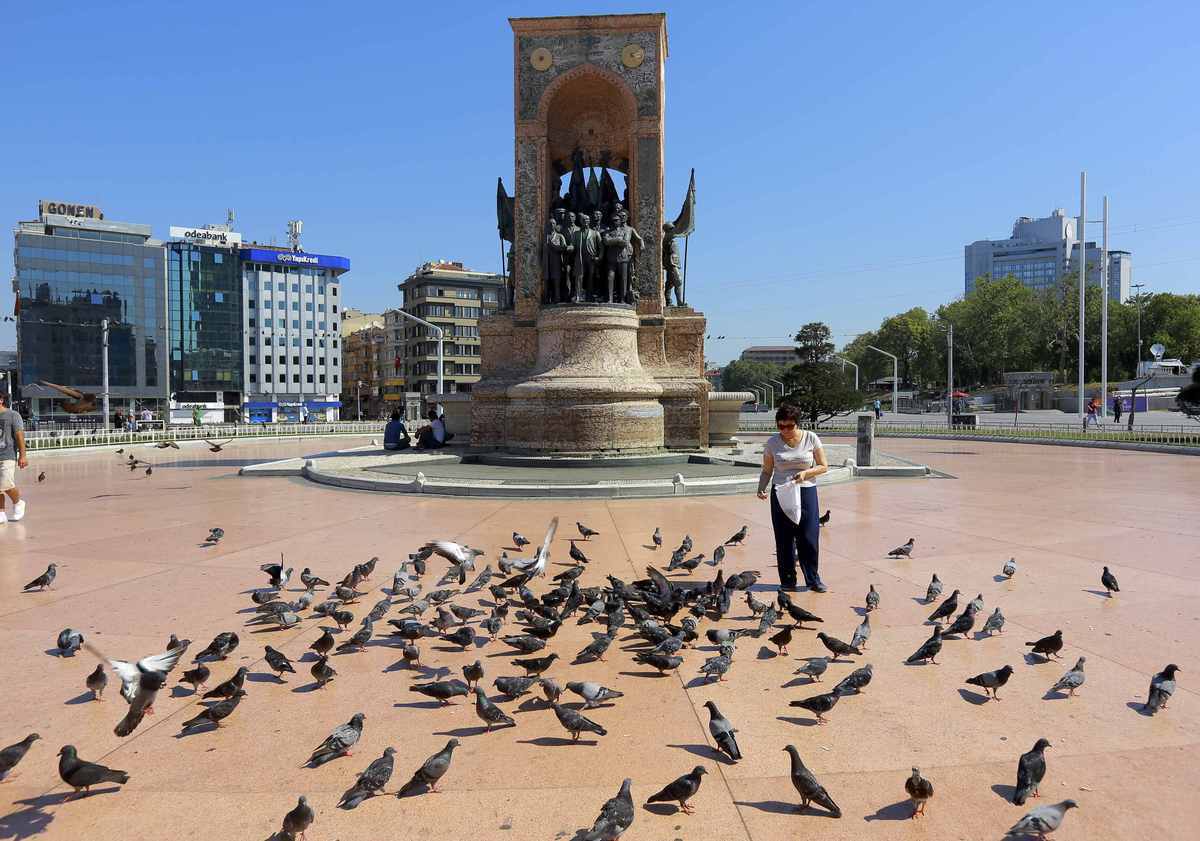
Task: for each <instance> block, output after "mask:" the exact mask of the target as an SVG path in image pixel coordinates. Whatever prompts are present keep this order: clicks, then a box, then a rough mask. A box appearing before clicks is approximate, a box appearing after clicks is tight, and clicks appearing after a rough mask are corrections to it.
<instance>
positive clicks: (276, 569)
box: [259, 554, 292, 590]
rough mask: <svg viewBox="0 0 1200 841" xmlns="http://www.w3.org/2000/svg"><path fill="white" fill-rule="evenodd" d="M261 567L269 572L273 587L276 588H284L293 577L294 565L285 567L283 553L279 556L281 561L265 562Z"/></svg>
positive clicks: (268, 575)
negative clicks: (274, 562) (275, 562)
mask: <svg viewBox="0 0 1200 841" xmlns="http://www.w3.org/2000/svg"><path fill="white" fill-rule="evenodd" d="M259 569H261V570H262V571H263V572H265V573H266V574H267V577H268V579H269V581H270V584H271V587H272V588H273V589H276V590H282V589H284V588H285V587H287V585H288V581H290V580H291V578H292V567H288V568H287V569H284V567H283V555H282V554H281V555H280V556H279V563H277V564H263V565H262V566H260V567H259Z"/></svg>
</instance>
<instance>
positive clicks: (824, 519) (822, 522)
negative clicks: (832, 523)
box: [817, 508, 830, 526]
mask: <svg viewBox="0 0 1200 841" xmlns="http://www.w3.org/2000/svg"><path fill="white" fill-rule="evenodd" d="M829 516H830V515H829V509H828V508H826V509H825V513H824V514H822V515H821V516H820V517H818V518H817V525H819V526H827V525H829Z"/></svg>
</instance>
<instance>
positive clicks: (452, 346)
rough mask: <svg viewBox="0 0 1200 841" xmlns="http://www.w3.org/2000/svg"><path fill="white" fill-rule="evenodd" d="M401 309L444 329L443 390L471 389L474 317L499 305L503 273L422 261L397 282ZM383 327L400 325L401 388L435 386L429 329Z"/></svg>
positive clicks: (434, 348)
mask: <svg viewBox="0 0 1200 841" xmlns="http://www.w3.org/2000/svg"><path fill="white" fill-rule="evenodd" d="M399 288H400V292H401V293H402V294H403V295H404V309H405V311H407V312H410V313H412V314H413V315H415V316H417V317H418V318H423V319H425V320H426V321H428V322H430V323H432V324H436V325H438V326H439V327H441V328H442V329H443V330H444V331H445V337H444V349H443V350H444V359H443V366H444V367H443V374H442V376H443V388H444V390H445V393H447V394H453V393H455V392H461V391H470V390H471V386H472V385H473V384H475V383H477V382H479V319H480V317H481V316H483V315H490V314H491V313H493V312H495V311H496V308H497V306H498V305H499V301H500V295H501V294H502V293H503V291H504V288H505V279H504V276H503V275H498V274H491V273H489V272H473V271H471V270H470V269H466V268H464V267H463V264H462V263H457V262H444V261H436V262H429V263H425V264H424V265H423V266H421V267H420V268H418V269H417V270H416V271H414V272H413V273H412V274H411V275H409V276H408V277H407V278H406V279H405V280H404V282H403V283H401V284H400V287H399ZM386 317H387V314H386V313H385V329H391V330H392V331H393V332H394V331H395V330H400V331H401V334H402V336H403V340H404V343H403V345H402V348H403V353H402V354H398V358H399V359H400V360H401V364H402V366H403V374H404V380H405V388H406V389H407V390H408V391H416V392H419V393H420V394H421V395H422V396H423V397H425V396H426V395H429V394H433V393H435V392H436V391H437V388H438V373H437V359H438V343H437V339H436V338H435V336H434V333H433V331H432V330H430V329H429V328H428V327H424V326H422V325H420V324H413V323H411V322H407V323H401V321H400V318H399V317H396V319H395V320H394V321H393V322H391V326H390V328H389V323H388V322H386Z"/></svg>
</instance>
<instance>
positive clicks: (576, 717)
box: [551, 704, 608, 740]
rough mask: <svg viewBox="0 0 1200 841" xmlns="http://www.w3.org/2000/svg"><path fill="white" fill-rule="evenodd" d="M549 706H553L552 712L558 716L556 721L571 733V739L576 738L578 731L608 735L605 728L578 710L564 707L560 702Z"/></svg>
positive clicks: (577, 737)
mask: <svg viewBox="0 0 1200 841" xmlns="http://www.w3.org/2000/svg"><path fill="white" fill-rule="evenodd" d="M551 706H553V707H554V714H555V715H556V716H558V723H559V724H561V725H562V726H563V729H564V730H566V731H567V732H568V733H570V734H571V739H572V740H578V739H579V734H580V733H595V734H596V735H598V736H607V735H608V731H607V730H605V729H604V728H603V727H601V726H600V725H599V724H597V723H596V722H594V721H592V720H591V719H590V718H588V717H587V716H585V715H583V713H581V712H579V711H578V710H573V709H571V708H570V707H564V706H563V705H562V704H552V705H551Z"/></svg>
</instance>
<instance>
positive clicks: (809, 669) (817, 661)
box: [793, 657, 829, 683]
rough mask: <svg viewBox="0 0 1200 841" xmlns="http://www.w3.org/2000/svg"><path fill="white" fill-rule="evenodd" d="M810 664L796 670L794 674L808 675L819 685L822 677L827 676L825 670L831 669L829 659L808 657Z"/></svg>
mask: <svg viewBox="0 0 1200 841" xmlns="http://www.w3.org/2000/svg"><path fill="white" fill-rule="evenodd" d="M805 659H806V660H807V661H808V662H806V663H805V664H804V665H802V666H801V667H800V668H798V669H796V671H795V672H793V674H797V675H807V676H808V677H810V678H812V679H813V680H815V681H817V682H818V683H820V682H821V675H823V674H825V670H826V669H828V668H829V658H828V657H806V658H805Z"/></svg>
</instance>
